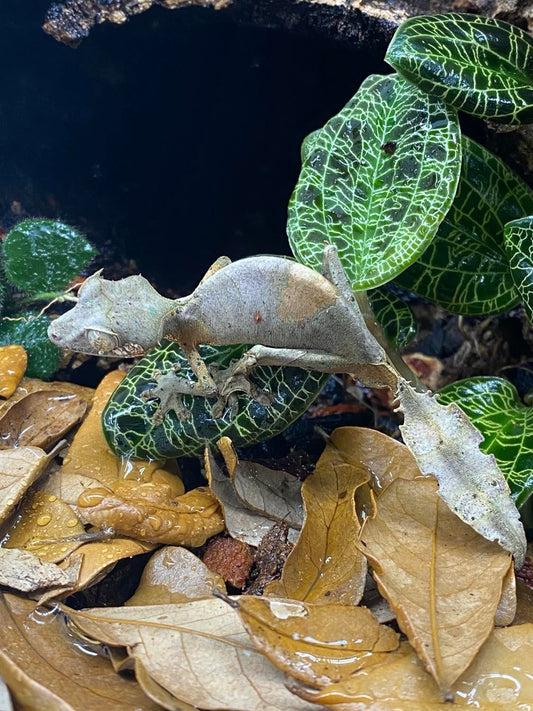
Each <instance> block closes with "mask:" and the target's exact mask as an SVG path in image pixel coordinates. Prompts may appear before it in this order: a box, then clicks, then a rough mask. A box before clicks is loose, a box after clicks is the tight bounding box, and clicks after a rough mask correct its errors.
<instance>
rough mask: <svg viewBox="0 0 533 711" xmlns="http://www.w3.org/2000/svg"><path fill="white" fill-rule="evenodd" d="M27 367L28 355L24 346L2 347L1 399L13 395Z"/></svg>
mask: <svg viewBox="0 0 533 711" xmlns="http://www.w3.org/2000/svg"><path fill="white" fill-rule="evenodd" d="M27 365H28V354H27V353H26V351H25V350H24V348H23V347H22V346H16V345H10V346H2V347H0V397H10V396H11V395H13V393H14V392H15V390H16V389H17V386H18V384H19V383H20V381H21V379H22V376H23V375H24V373H25V372H26V366H27Z"/></svg>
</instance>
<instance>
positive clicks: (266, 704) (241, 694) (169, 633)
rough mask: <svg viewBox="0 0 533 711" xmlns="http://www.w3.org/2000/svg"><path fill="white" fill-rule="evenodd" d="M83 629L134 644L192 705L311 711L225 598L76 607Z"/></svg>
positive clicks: (158, 678) (163, 681) (236, 710)
mask: <svg viewBox="0 0 533 711" xmlns="http://www.w3.org/2000/svg"><path fill="white" fill-rule="evenodd" d="M66 612H67V614H68V615H69V617H70V618H71V620H72V621H73V622H74V624H75V625H77V626H78V627H79V628H80V629H81V630H82V632H83V633H85V634H88V635H90V636H91V637H93V638H95V639H98V640H100V641H102V642H104V643H105V644H110V645H121V646H127V647H128V648H129V650H130V654H131V655H132V656H133V657H134V658H135V659H136V660H137V659H138V660H139V661H140V662H141V664H142V665H143V667H144V668H145V670H146V672H147V673H148V674H149V675H150V676H151V677H152V679H153V680H154V681H155V682H156V683H157V684H159V685H160V686H162V687H163V688H164V689H166V690H167V691H168V692H169V693H171V694H173V695H174V696H175V697H176V698H177V699H180V700H183V701H184V702H185V703H187V704H190V705H191V706H196V707H198V708H201V709H206V710H211V709H216V710H217V711H224V710H225V709H227V710H228V711H307V710H308V709H313V708H315V706H314V705H312V704H310V703H309V702H307V701H303V700H302V699H298V698H297V697H296V696H293V695H292V694H291V693H290V692H289V691H287V689H286V688H285V686H284V676H283V674H282V673H281V672H280V671H279V670H278V669H276V667H274V666H273V665H272V664H271V663H270V662H269V660H268V659H267V658H266V657H265V656H263V655H262V654H260V653H259V652H258V651H257V649H256V648H255V647H254V645H253V644H252V643H251V641H250V638H249V637H248V634H247V632H246V630H245V628H244V626H243V624H242V622H241V620H240V618H239V615H238V614H237V612H236V611H235V610H233V609H232V608H231V607H230V606H229V605H227V604H226V603H225V602H223V601H222V600H219V599H217V598H207V599H205V600H195V601H193V602H189V603H185V604H183V605H176V604H174V605H150V606H143V607H111V608H94V609H89V610H79V611H75V610H68V608H67V609H66Z"/></svg>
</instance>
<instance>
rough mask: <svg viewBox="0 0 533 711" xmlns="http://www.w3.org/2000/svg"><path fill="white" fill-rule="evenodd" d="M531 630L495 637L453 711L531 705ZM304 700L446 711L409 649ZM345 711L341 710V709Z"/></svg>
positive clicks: (467, 675)
mask: <svg viewBox="0 0 533 711" xmlns="http://www.w3.org/2000/svg"><path fill="white" fill-rule="evenodd" d="M532 656H533V625H532V624H524V625H517V626H515V627H507V628H504V629H497V630H494V632H492V634H491V635H490V637H489V639H488V640H487V642H486V643H485V644H484V645H483V647H482V648H481V650H480V652H479V654H478V656H477V657H476V659H475V661H474V662H473V663H472V665H471V666H470V667H469V668H468V669H467V670H466V671H465V672H464V673H463V674H462V676H461V677H460V679H458V680H457V681H456V682H455V684H454V685H453V689H452V692H451V693H452V694H453V696H454V707H453V708H455V706H457V707H461V708H462V707H464V706H468V707H469V708H476V709H480V710H482V711H513V710H515V711H526V709H529V708H530V707H531V699H533V677H532V675H531V659H532ZM299 693H300V694H302V695H303V696H304V697H305V698H308V699H312V700H313V701H315V702H317V703H321V704H325V705H327V706H328V707H329V706H331V707H332V708H336V704H341V705H342V704H347V705H348V706H347V707H346V708H349V709H359V708H362V709H369V710H370V709H372V710H374V709H375V711H378V710H379V711H413V709H417V710H418V709H423V710H424V711H442V709H443V708H444V705H443V703H442V695H441V692H440V690H439V687H438V686H437V684H436V683H435V681H434V680H433V679H432V677H431V676H430V675H429V674H428V673H427V672H426V671H425V670H424V667H423V665H422V663H421V662H420V660H419V659H417V657H416V655H415V653H414V652H413V650H412V649H411V648H410V646H409V645H408V644H407V643H403V644H402V646H401V649H400V650H399V651H398V652H394V653H393V654H389V655H388V656H387V657H386V659H385V661H384V662H383V664H376V665H374V666H371V667H368V668H367V669H365V670H363V671H362V672H359V673H358V674H355V675H354V676H352V677H351V678H350V679H347V680H345V681H343V682H340V683H339V684H332V685H331V686H327V687H325V688H323V689H322V690H321V691H319V692H309V691H307V692H303V691H302V690H300V691H299ZM341 707H342V708H343V706H341Z"/></svg>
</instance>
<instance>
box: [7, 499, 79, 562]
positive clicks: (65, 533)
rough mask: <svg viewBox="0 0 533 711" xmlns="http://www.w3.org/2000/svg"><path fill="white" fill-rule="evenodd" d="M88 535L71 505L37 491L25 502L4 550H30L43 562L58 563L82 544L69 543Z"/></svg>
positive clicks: (76, 542) (10, 531)
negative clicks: (80, 536) (79, 535)
mask: <svg viewBox="0 0 533 711" xmlns="http://www.w3.org/2000/svg"><path fill="white" fill-rule="evenodd" d="M84 532H85V528H84V526H83V524H82V523H81V521H80V520H79V518H78V517H77V516H76V514H75V513H74V511H73V510H72V508H71V507H70V506H69V505H68V504H66V503H65V502H64V501H61V499H58V498H57V497H56V496H53V495H52V496H48V495H47V494H44V493H43V492H41V491H35V492H33V494H32V495H31V496H29V497H28V498H26V499H25V501H24V504H23V505H22V507H21V509H20V511H19V513H18V516H17V522H16V523H15V525H14V527H13V528H11V529H10V530H9V536H8V540H7V541H6V542H5V543H4V546H5V547H7V548H21V549H24V550H29V551H31V552H33V553H35V554H36V555H38V556H39V558H41V559H42V560H46V561H49V562H51V563H58V562H59V561H61V560H64V559H65V558H66V557H67V556H68V555H69V553H72V551H74V550H75V549H76V548H78V547H79V545H80V543H79V541H77V540H68V539H72V538H75V537H76V536H77V535H78V534H80V533H84ZM61 539H65V540H61Z"/></svg>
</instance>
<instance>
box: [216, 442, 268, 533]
mask: <svg viewBox="0 0 533 711" xmlns="http://www.w3.org/2000/svg"><path fill="white" fill-rule="evenodd" d="M204 462H205V472H206V476H207V481H208V482H209V487H210V489H211V491H212V492H213V494H214V495H215V496H216V497H217V499H218V501H219V502H220V505H221V507H222V511H223V513H224V520H225V522H226V529H227V530H228V533H229V534H230V535H231V536H233V538H237V539H238V540H239V541H243V542H244V543H248V544H249V545H251V546H258V545H259V544H260V543H261V541H262V539H263V538H264V537H265V536H266V534H267V533H268V532H269V531H270V530H271V528H272V527H273V526H274V525H275V523H274V521H272V520H271V519H269V518H267V517H266V516H261V515H260V514H258V513H257V512H256V511H250V509H249V508H248V507H247V506H245V504H243V503H242V501H241V500H240V499H239V498H238V496H237V494H236V493H235V489H234V487H233V484H232V482H231V479H230V478H229V477H227V476H226V475H225V474H224V472H223V471H222V469H221V468H220V467H219V466H218V464H217V463H216V461H215V458H214V457H213V454H212V452H211V450H210V448H209V447H206V448H205V453H204Z"/></svg>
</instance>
